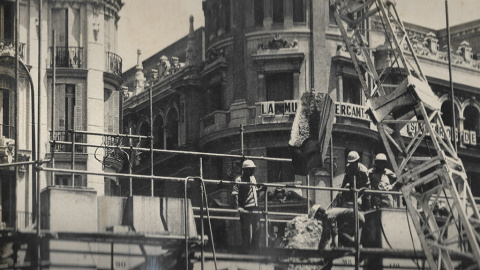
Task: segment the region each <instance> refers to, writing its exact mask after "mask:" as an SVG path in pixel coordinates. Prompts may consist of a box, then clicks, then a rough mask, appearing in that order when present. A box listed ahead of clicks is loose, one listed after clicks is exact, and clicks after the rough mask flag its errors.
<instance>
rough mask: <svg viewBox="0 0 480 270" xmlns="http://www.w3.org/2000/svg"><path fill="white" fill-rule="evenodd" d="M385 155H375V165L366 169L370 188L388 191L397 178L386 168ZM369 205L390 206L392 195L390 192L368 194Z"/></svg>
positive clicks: (373, 206)
mask: <svg viewBox="0 0 480 270" xmlns="http://www.w3.org/2000/svg"><path fill="white" fill-rule="evenodd" d="M386 166H387V156H385V154H382V153H380V154H378V155H377V156H376V157H375V165H374V167H373V168H371V169H370V170H368V178H369V180H370V181H369V183H368V186H369V188H370V189H372V190H384V191H390V190H392V188H393V184H394V183H395V181H396V180H397V176H396V175H395V173H393V172H392V171H391V170H389V169H387V168H386ZM368 198H369V202H370V207H371V208H379V207H392V206H393V197H392V195H390V194H370V195H369V196H368Z"/></svg>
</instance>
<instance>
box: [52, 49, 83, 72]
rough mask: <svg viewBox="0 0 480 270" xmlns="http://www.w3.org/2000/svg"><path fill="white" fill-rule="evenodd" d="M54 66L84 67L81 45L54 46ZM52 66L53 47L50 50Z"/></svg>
mask: <svg viewBox="0 0 480 270" xmlns="http://www.w3.org/2000/svg"><path fill="white" fill-rule="evenodd" d="M55 52H56V56H55V66H56V67H67V68H84V67H85V64H84V62H85V61H84V56H83V48H82V47H56V48H55ZM50 53H51V57H50V58H51V59H52V62H51V63H50V64H51V66H52V67H53V48H51V50H50Z"/></svg>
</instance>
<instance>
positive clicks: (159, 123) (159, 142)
mask: <svg viewBox="0 0 480 270" xmlns="http://www.w3.org/2000/svg"><path fill="white" fill-rule="evenodd" d="M163 125H164V123H163V118H162V117H161V116H157V117H156V118H155V121H154V122H153V136H154V137H153V148H155V149H163V148H164V147H163V138H164V134H163Z"/></svg>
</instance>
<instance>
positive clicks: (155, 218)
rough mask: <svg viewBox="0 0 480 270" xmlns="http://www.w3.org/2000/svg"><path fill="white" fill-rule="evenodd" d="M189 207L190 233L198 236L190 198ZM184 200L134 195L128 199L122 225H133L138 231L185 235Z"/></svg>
mask: <svg viewBox="0 0 480 270" xmlns="http://www.w3.org/2000/svg"><path fill="white" fill-rule="evenodd" d="M187 207H188V216H189V217H188V227H189V235H190V236H197V230H196V226H195V219H194V217H193V210H192V205H191V202H190V200H188V203H187ZM184 209H185V208H184V201H183V199H181V198H159V197H144V196H133V197H129V198H128V199H127V203H126V207H125V213H124V216H123V222H122V225H128V226H131V227H132V229H133V230H134V231H136V232H142V233H149V234H159V233H165V232H168V233H169V234H170V235H185V234H184V228H185V225H184V224H185V217H184Z"/></svg>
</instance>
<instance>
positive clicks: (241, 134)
mask: <svg viewBox="0 0 480 270" xmlns="http://www.w3.org/2000/svg"><path fill="white" fill-rule="evenodd" d="M244 131H245V129H244V128H243V124H241V125H240V152H241V153H242V156H244V155H245V150H244V145H243V132H244Z"/></svg>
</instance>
